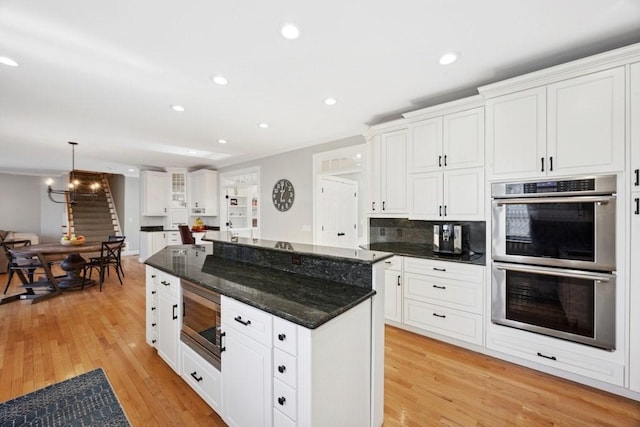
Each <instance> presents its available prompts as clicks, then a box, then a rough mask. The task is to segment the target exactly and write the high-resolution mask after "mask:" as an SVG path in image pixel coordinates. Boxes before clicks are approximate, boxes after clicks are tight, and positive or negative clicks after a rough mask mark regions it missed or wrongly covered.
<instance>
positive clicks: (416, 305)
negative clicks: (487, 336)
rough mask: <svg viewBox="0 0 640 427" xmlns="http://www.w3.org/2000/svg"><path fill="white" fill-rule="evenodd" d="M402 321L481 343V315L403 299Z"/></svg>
mask: <svg viewBox="0 0 640 427" xmlns="http://www.w3.org/2000/svg"><path fill="white" fill-rule="evenodd" d="M403 315H404V323H406V324H407V325H410V326H415V327H417V328H421V329H425V330H427V331H432V332H436V333H438V334H442V335H446V336H449V337H452V338H456V339H459V340H463V341H468V342H470V343H473V344H478V345H482V316H481V315H479V314H471V313H467V312H464V311H459V310H453V309H450V308H443V307H440V306H435V305H431V304H425V303H423V302H417V301H412V300H405V302H404V313H403Z"/></svg>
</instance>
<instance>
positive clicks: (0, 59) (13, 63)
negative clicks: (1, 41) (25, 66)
mask: <svg viewBox="0 0 640 427" xmlns="http://www.w3.org/2000/svg"><path fill="white" fill-rule="evenodd" d="M0 64H4V65H8V66H10V67H17V66H18V63H17V62H16V61H14V60H13V59H11V58H8V57H6V56H0Z"/></svg>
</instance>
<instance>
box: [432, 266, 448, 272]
mask: <svg viewBox="0 0 640 427" xmlns="http://www.w3.org/2000/svg"><path fill="white" fill-rule="evenodd" d="M433 270H434V271H442V272H445V271H447V269H446V268H438V267H433Z"/></svg>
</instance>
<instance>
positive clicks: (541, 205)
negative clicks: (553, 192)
mask: <svg viewBox="0 0 640 427" xmlns="http://www.w3.org/2000/svg"><path fill="white" fill-rule="evenodd" d="M615 218H616V198H615V196H613V195H607V196H570V197H522V198H512V199H494V200H493V202H492V221H493V227H492V255H493V259H494V260H497V261H508V262H517V263H525V264H537V265H547V266H554V267H565V268H577V269H587V270H599V271H615V270H616V253H615V249H616V245H615V223H616V221H615Z"/></svg>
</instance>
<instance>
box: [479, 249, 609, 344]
mask: <svg viewBox="0 0 640 427" xmlns="http://www.w3.org/2000/svg"><path fill="white" fill-rule="evenodd" d="M615 307H616V277H615V275H613V274H610V273H596V272H587V271H580V270H568V269H562V268H550V267H539V266H529V265H522V264H508V263H500V262H494V263H493V266H492V296H491V320H492V321H493V323H497V324H500V325H505V326H511V327H514V328H518V329H523V330H526V331H531V332H536V333H540V334H544V335H549V336H553V337H557V338H562V339H565V340H568V341H574V342H578V343H582V344H587V345H591V346H594V347H600V348H604V349H607V350H614V349H615V348H616V330H615V319H616V309H615Z"/></svg>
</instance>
